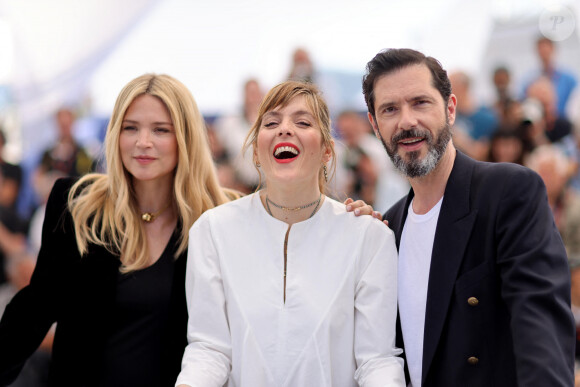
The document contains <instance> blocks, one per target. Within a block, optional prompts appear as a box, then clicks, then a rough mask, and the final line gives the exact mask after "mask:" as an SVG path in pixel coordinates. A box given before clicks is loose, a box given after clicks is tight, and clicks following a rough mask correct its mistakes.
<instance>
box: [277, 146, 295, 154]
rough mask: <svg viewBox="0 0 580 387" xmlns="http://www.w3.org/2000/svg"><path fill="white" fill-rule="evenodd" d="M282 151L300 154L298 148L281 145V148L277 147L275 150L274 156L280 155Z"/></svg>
mask: <svg viewBox="0 0 580 387" xmlns="http://www.w3.org/2000/svg"><path fill="white" fill-rule="evenodd" d="M282 152H290V153H292V154H295V155H297V154H298V150H296V148H293V147H291V146H281V147H280V148H277V149H276V151H275V152H274V156H278V155H279V154H280V153H282Z"/></svg>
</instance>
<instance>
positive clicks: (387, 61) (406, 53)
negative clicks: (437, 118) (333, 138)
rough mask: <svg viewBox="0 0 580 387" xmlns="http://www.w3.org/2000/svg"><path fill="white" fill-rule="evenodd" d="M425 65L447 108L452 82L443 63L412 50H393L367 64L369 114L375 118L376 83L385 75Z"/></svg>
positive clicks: (365, 90)
mask: <svg viewBox="0 0 580 387" xmlns="http://www.w3.org/2000/svg"><path fill="white" fill-rule="evenodd" d="M416 64H418V65H420V64H424V65H426V66H427V68H428V69H429V71H430V72H431V79H432V83H433V87H435V88H436V89H437V90H439V93H440V94H441V97H443V102H444V103H445V105H446V106H447V101H448V100H449V96H450V95H451V82H449V77H448V76H447V72H446V71H445V70H444V69H443V67H442V66H441V63H439V61H438V60H437V59H435V58H433V57H430V56H425V55H424V54H423V53H421V52H419V51H415V50H411V49H410V48H391V49H388V50H384V51H381V52H379V53H378V54H377V55H375V57H374V58H373V59H372V60H371V61H370V62H369V63H367V71H366V74H365V76H364V77H363V83H362V88H363V94H364V96H365V102H366V103H367V109H368V110H369V113H371V115H372V116H373V118H375V120H376V117H375V94H374V91H375V90H374V88H375V82H376V81H377V80H378V79H379V78H380V77H381V76H383V75H386V74H390V73H392V72H394V71H396V70H399V69H402V68H404V67H407V66H411V65H416Z"/></svg>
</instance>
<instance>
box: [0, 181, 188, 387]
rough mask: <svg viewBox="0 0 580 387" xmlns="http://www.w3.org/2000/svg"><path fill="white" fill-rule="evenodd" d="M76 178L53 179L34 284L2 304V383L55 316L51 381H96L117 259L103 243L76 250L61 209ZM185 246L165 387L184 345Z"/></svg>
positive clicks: (168, 336)
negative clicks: (100, 245) (4, 305)
mask: <svg viewBox="0 0 580 387" xmlns="http://www.w3.org/2000/svg"><path fill="white" fill-rule="evenodd" d="M72 183H73V181H72V180H71V179H61V180H59V181H57V182H56V184H55V186H54V188H53V190H52V192H51V195H50V198H49V201H48V203H47V209H46V215H45V220H44V226H43V231H42V233H43V235H42V247H41V250H40V253H39V256H38V261H37V265H36V268H35V271H34V274H33V276H32V280H31V284H30V285H29V286H27V287H26V288H24V289H23V290H21V291H20V292H19V293H18V294H17V295H16V296H15V297H14V299H13V300H12V301H11V303H10V304H9V305H8V306H7V308H6V311H5V313H4V315H3V317H2V321H1V322H0V385H1V386H4V385H6V384H7V383H10V382H11V380H12V379H13V378H15V377H16V376H17V373H18V372H20V369H21V368H22V366H23V365H24V362H25V361H26V359H27V358H28V357H29V356H30V355H31V354H32V352H34V351H35V350H36V349H37V347H38V346H39V345H40V343H41V341H42V340H43V338H44V336H45V335H46V333H47V332H48V330H49V329H50V327H51V325H52V323H53V322H56V323H57V327H56V333H55V339H54V345H53V353H52V362H51V366H50V379H49V382H50V385H51V386H59V387H61V386H93V385H96V383H98V376H99V375H100V372H101V369H102V368H101V365H102V358H101V357H102V354H103V351H104V345H105V343H106V339H107V327H108V326H109V325H110V324H111V323H112V319H114V317H113V316H112V308H113V306H114V299H115V291H116V284H117V275H118V271H119V265H120V261H119V259H118V257H116V256H115V255H113V254H111V253H109V252H108V251H107V250H106V249H104V248H102V247H97V246H90V247H89V253H88V254H87V255H86V256H84V257H82V258H81V257H80V255H79V253H78V250H77V244H76V240H75V236H74V230H73V225H72V217H71V215H70V213H69V212H68V210H67V209H66V203H67V197H68V192H69V189H70V187H71V186H72ZM186 258H187V253H183V254H182V255H181V256H180V257H179V258H178V259H177V260H176V262H175V269H174V278H173V284H172V296H171V305H170V316H169V324H170V326H171V327H173V328H172V329H171V330H168V331H167V332H163V335H164V340H163V343H164V348H163V357H162V359H163V364H161V365H160V366H161V367H162V373H163V375H164V380H165V383H164V384H163V385H164V386H173V385H174V383H175V380H176V379H177V375H178V374H179V371H180V369H181V358H182V356H183V351H184V349H185V346H186V345H187V336H186V332H187V306H186V301H185V266H186Z"/></svg>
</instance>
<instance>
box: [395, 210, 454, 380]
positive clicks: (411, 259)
mask: <svg viewBox="0 0 580 387" xmlns="http://www.w3.org/2000/svg"><path fill="white" fill-rule="evenodd" d="M442 202H443V198H441V200H439V202H438V203H437V204H436V205H435V206H434V207H433V208H432V209H431V210H430V211H429V212H427V213H426V214H424V215H418V214H416V213H415V212H413V202H412V201H411V204H410V205H409V212H408V215H407V220H406V221H405V226H404V227H403V233H402V235H401V243H400V246H399V268H398V273H399V277H398V278H399V284H398V292H399V314H400V318H401V329H402V331H403V341H404V342H405V352H406V357H407V365H408V367H409V373H410V376H411V383H410V384H409V385H410V386H412V387H420V386H421V376H422V368H423V335H424V333H425V308H426V305H427V287H428V284H429V269H430V267H431V254H432V252H433V240H434V239H435V229H436V227H437V220H438V219H439V212H440V210H441V203H442Z"/></svg>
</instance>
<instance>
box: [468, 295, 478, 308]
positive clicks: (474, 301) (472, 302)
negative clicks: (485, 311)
mask: <svg viewBox="0 0 580 387" xmlns="http://www.w3.org/2000/svg"><path fill="white" fill-rule="evenodd" d="M467 303H468V304H469V305H471V306H477V304H479V300H478V299H477V298H475V297H469V298H468V299H467Z"/></svg>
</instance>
